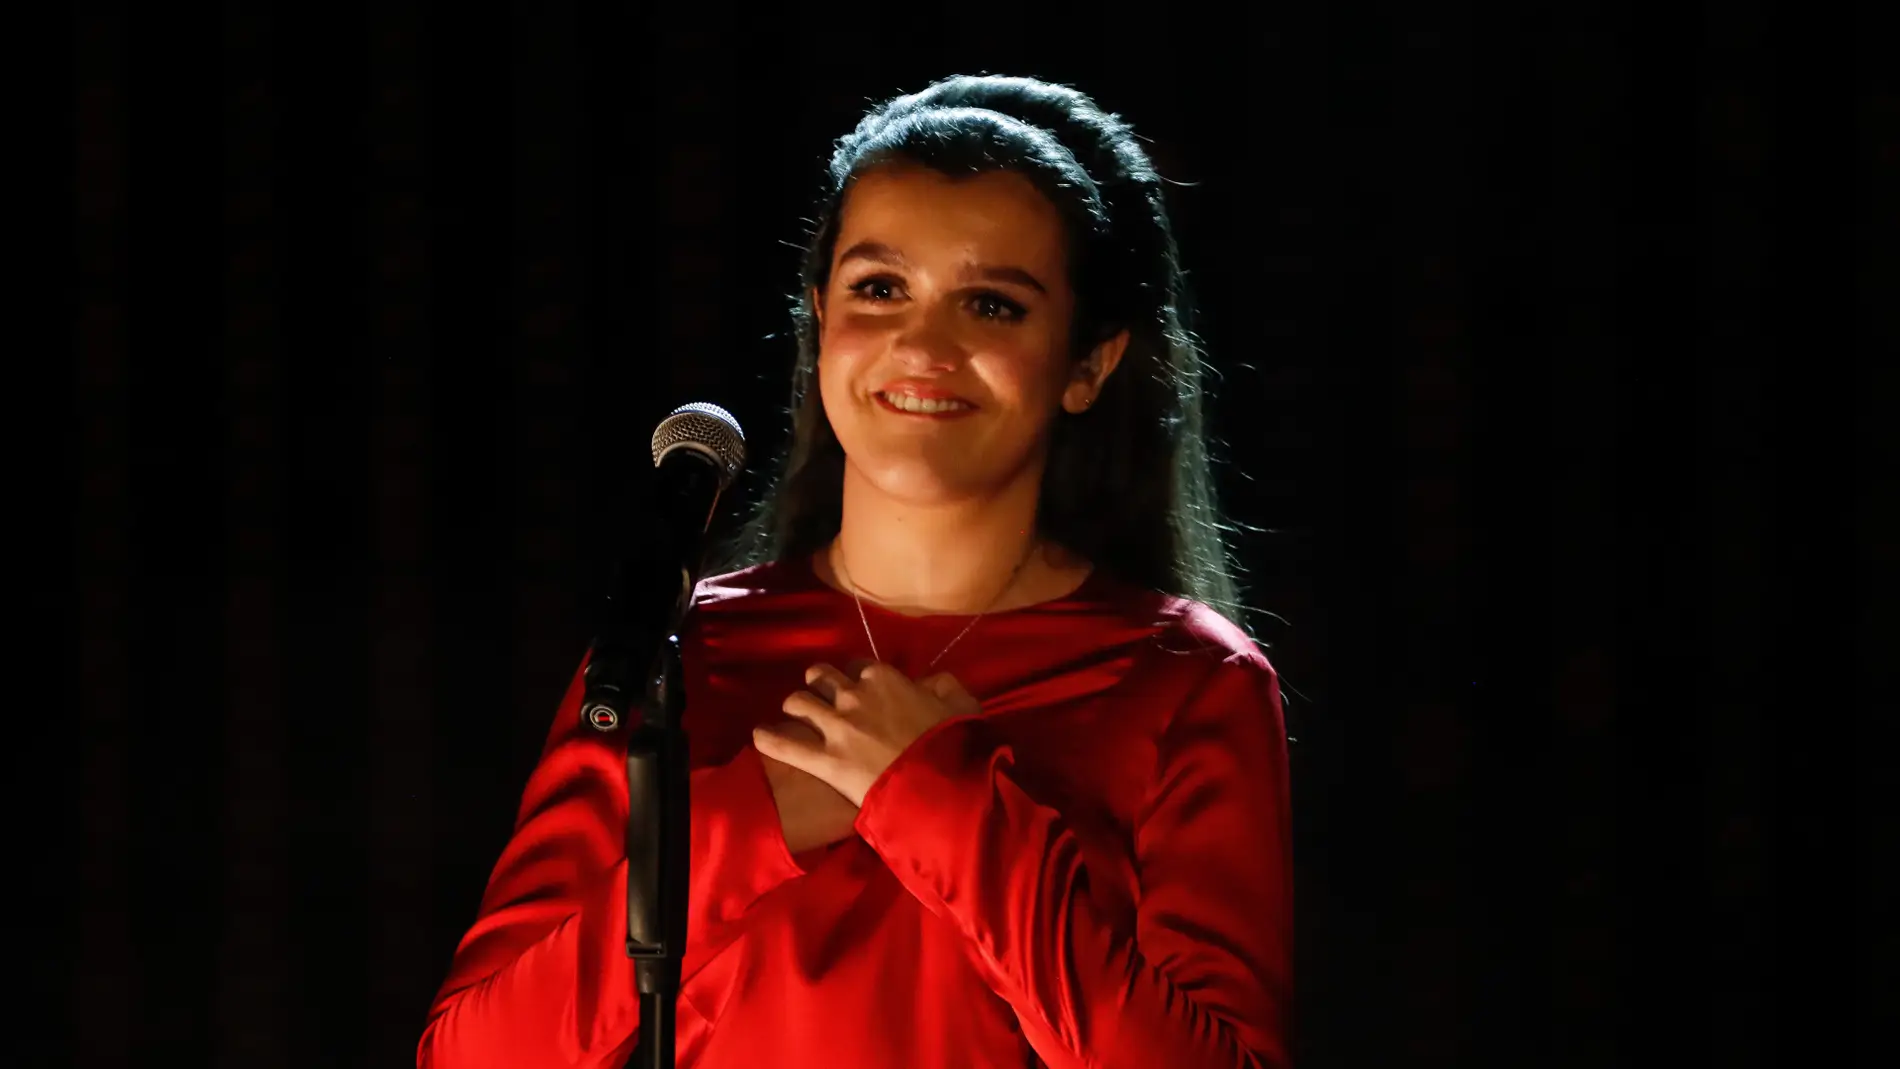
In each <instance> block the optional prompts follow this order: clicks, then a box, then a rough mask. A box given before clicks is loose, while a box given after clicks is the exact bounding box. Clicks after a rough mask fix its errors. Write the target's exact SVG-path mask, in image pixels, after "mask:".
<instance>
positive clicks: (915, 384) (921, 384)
mask: <svg viewBox="0 0 1900 1069" xmlns="http://www.w3.org/2000/svg"><path fill="white" fill-rule="evenodd" d="M877 392H878V393H879V394H882V395H884V396H885V397H915V398H917V399H918V400H922V401H961V402H963V403H964V404H966V405H969V406H970V407H972V408H974V407H976V403H975V402H974V401H971V400H970V399H969V398H967V397H961V396H959V395H958V394H957V393H956V391H954V390H948V389H945V388H944V387H942V386H939V385H937V384H936V383H934V382H931V381H930V380H928V379H893V380H892V381H890V382H887V383H885V384H884V385H882V386H880V387H878V388H877Z"/></svg>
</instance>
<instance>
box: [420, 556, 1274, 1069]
mask: <svg viewBox="0 0 1900 1069" xmlns="http://www.w3.org/2000/svg"><path fill="white" fill-rule="evenodd" d="M866 611H867V613H868V614H869V621H868V622H869V624H870V627H871V628H872V629H873V631H874V633H875V634H876V635H877V639H878V645H879V649H880V650H881V651H882V652H883V654H884V656H885V659H886V660H887V661H888V662H889V663H891V664H893V665H894V666H896V667H897V668H899V669H900V670H902V671H904V672H905V673H906V674H907V675H910V676H911V677H912V678H917V677H919V676H920V675H923V674H927V673H925V671H924V669H925V665H926V664H927V663H928V661H929V659H930V658H932V657H934V656H935V655H936V653H937V651H938V650H940V649H941V648H942V647H943V645H944V644H945V643H946V642H948V641H949V640H950V638H951V637H952V636H954V635H955V634H956V633H957V631H959V630H961V629H962V628H963V627H964V625H965V624H967V623H968V622H969V619H970V618H969V617H967V616H927V617H905V616H902V615H900V614H897V613H894V612H889V611H887V610H884V609H881V608H879V607H877V606H874V605H869V604H867V605H866ZM681 640H682V646H683V653H684V658H683V660H684V669H685V678H686V686H687V702H688V705H687V711H686V713H685V716H684V719H683V723H684V724H685V726H686V730H687V734H688V738H689V740H690V746H691V757H692V762H691V763H692V766H693V768H692V773H691V778H692V812H691V823H692V845H691V849H692V873H691V893H690V906H689V909H690V920H689V932H688V938H687V947H686V956H685V961H684V963H683V976H684V980H683V983H682V990H681V994H680V1000H679V1011H678V1023H677V1026H678V1036H677V1064H678V1065H679V1066H680V1067H681V1069H737V1067H746V1069H752V1067H759V1066H775V1067H780V1069H821V1067H822V1069H873V1067H875V1069H900V1067H901V1069H952V1067H955V1069H963V1067H978V1066H981V1067H986V1069H987V1067H1016V1066H1035V1065H1046V1066H1050V1067H1054V1069H1081V1067H1084V1066H1088V1067H1121V1066H1127V1067H1130V1069H1133V1067H1140V1069H1155V1067H1164V1066H1165V1067H1177V1069H1199V1067H1206V1069H1213V1067H1222V1069H1227V1067H1236V1066H1240V1067H1249V1066H1251V1067H1266V1066H1281V1065H1285V1064H1287V1040H1286V1030H1287V1027H1288V1024H1289V1018H1290V1010H1291V1004H1292V988H1291V969H1292V871H1291V860H1292V859H1291V848H1290V824H1289V819H1288V784H1287V765H1286V734H1285V730H1284V727H1283V722H1282V716H1281V709H1280V697H1279V687H1278V682H1277V680H1276V678H1275V675H1274V672H1273V669H1272V668H1271V666H1270V665H1269V664H1268V662H1267V660H1266V659H1265V657H1264V656H1263V655H1262V654H1261V653H1260V651H1259V649H1258V648H1257V647H1256V646H1255V645H1254V643H1253V642H1252V641H1251V640H1249V639H1248V638H1247V637H1246V636H1245V634H1244V633H1242V632H1241V631H1240V630H1239V629H1237V628H1235V627H1234V626H1233V625H1232V624H1231V623H1229V622H1228V621H1226V620H1225V619H1223V618H1222V617H1220V616H1219V615H1218V614H1216V613H1214V612H1213V611H1211V610H1209V609H1208V608H1207V607H1206V606H1203V605H1199V604H1197V603H1193V602H1188V601H1183V600H1180V599H1175V598H1165V597H1162V596H1161V595H1158V594H1154V593H1152V592H1147V591H1142V590H1137V589H1135V588H1133V587H1129V586H1126V585H1124V584H1121V583H1119V582H1116V581H1114V580H1112V579H1110V578H1108V577H1106V576H1102V575H1099V574H1098V575H1093V576H1091V577H1090V578H1089V579H1088V580H1087V581H1085V582H1084V583H1083V584H1082V586H1081V587H1080V588H1079V589H1077V590H1076V591H1074V592H1073V593H1071V594H1070V595H1068V596H1066V597H1063V598H1059V599H1057V600H1055V601H1050V602H1045V603H1042V604H1040V605H1034V606H1029V607H1027V608H1023V609H1019V610H1015V611H1011V612H1003V613H994V614H991V615H989V616H986V617H984V618H983V619H982V620H980V621H978V623H977V625H976V626H975V628H974V629H973V630H971V631H970V632H969V634H967V635H966V636H965V637H964V638H963V639H962V640H961V641H960V642H959V643H958V644H957V647H956V648H955V649H954V650H952V651H951V653H950V654H949V655H948V656H947V657H945V658H944V660H943V661H942V662H941V663H940V664H938V666H937V668H936V670H937V671H948V672H950V673H952V674H954V675H955V676H956V677H957V678H958V679H959V680H960V681H961V682H962V683H963V684H964V686H965V687H967V688H968V689H969V690H970V692H971V693H972V694H974V695H975V696H976V697H977V698H978V699H979V701H980V702H981V704H982V713H981V715H979V716H975V717H964V718H959V719H956V720H950V721H946V722H944V723H941V724H938V725H937V726H935V727H933V728H932V729H931V730H930V731H929V732H927V733H926V734H925V735H924V736H923V737H921V738H919V739H918V740H917V741H916V742H915V743H913V744H912V745H911V746H910V748H909V749H907V750H905V751H904V753H903V754H902V755H900V756H899V757H898V759H897V761H896V762H895V763H893V764H892V765H891V767H890V768H889V769H888V770H886V772H885V773H884V775H883V776H882V777H880V778H879V779H878V781H877V782H876V783H875V784H873V785H872V787H871V789H870V791H869V793H867V794H866V796H865V798H864V805H863V806H862V807H861V809H860V811H859V815H858V820H857V825H856V830H857V833H858V834H857V835H856V836H853V837H849V838H847V839H845V840H843V841H842V842H839V843H835V844H832V845H831V846H828V847H822V848H819V849H815V850H811V851H808V852H806V853H804V854H800V855H798V856H796V857H795V856H793V855H792V854H791V853H790V852H789V850H788V848H787V846H786V843H785V839H784V837H783V835H782V833H781V831H780V827H779V822H778V815H777V810H776V808H775V807H774V803H773V801H772V796H771V790H770V787H769V786H768V785H767V782H766V779H765V774H764V769H763V766H762V765H761V764H760V759H759V756H758V754H757V751H755V750H754V749H753V748H752V746H751V730H752V728H753V727H754V726H756V725H758V724H762V723H768V722H771V721H774V720H777V719H779V718H780V717H781V716H782V715H783V714H782V713H781V711H780V703H781V702H782V701H783V700H784V698H785V696H786V695H787V694H790V693H791V692H792V691H794V690H798V689H800V688H802V687H803V685H804V683H803V676H804V671H805V669H806V668H808V667H809V666H811V665H812V664H815V663H817V662H819V661H827V662H830V663H833V664H840V665H842V664H843V663H845V662H846V661H849V660H851V659H853V658H858V657H866V658H868V657H869V656H870V650H869V646H868V644H867V643H866V642H865V636H864V627H863V624H862V623H861V622H860V620H859V618H858V613H857V607H856V605H855V604H854V602H853V601H852V599H851V598H850V596H849V595H847V594H844V593H841V592H839V591H837V590H834V589H832V588H831V587H829V586H827V585H825V584H824V583H823V582H821V581H820V580H819V579H818V577H817V575H816V574H815V572H814V571H813V570H812V567H811V562H810V560H809V559H798V560H791V561H783V562H778V563H774V564H768V565H762V566H760V567H757V568H752V569H748V570H746V571H743V572H738V573H734V574H732V575H728V576H722V577H719V578H716V579H711V580H708V581H706V582H705V583H702V584H701V586H700V589H699V591H698V594H697V598H696V602H695V608H694V611H693V613H692V614H691V615H690V617H689V623H688V625H687V628H686V630H685V631H684V632H683V633H682V635H681ZM581 691H582V685H581V680H580V676H579V674H578V673H577V674H576V676H575V679H574V681H573V683H572V684H571V685H570V686H569V688H568V691H567V694H566V697H565V698H564V700H563V701H562V702H561V704H560V708H559V710H558V712H557V714H556V716H555V720H554V725H553V728H552V730H551V731H550V733H549V736H548V742H547V746H546V749H545V751H544V753H543V755H542V758H541V761H540V763H539V765H538V766H537V767H536V769H535V771H534V773H533V774H532V775H531V777H530V779H529V782H528V785H527V788H526V790H525V791H524V793H523V796H522V803H521V809H520V812H519V816H518V820H517V825H516V831H515V835H514V837H513V839H512V840H511V841H510V842H509V844H508V846H507V848H506V849H505V850H504V852H503V854H502V857H501V859H500V861H499V862H498V863H497V865H496V867H495V871H494V874H493V876H492V877H491V879H490V882H489V886H488V890H487V893H486V895H485V896H484V898H483V901H482V905H481V909H480V912H479V915H478V918H477V920H476V922H475V924H474V925H473V927H472V928H471V929H470V930H469V932H468V934H467V936H466V937H464V939H463V941H462V944H461V946H460V947H459V949H458V950H457V952H456V955H455V959H454V961H453V963H452V965H451V967H450V971H449V976H448V978H447V980H446V982H445V983H444V984H443V986H442V989H441V991H440V993H439V994H438V995H437V998H436V1001H435V1005H434V1007H433V1009H432V1011H431V1014H430V1018H429V1022H428V1025H427V1029H426V1031H425V1033H424V1035H423V1037H422V1040H421V1043H420V1044H419V1046H418V1050H417V1065H418V1067H435V1069H485V1067H490V1066H493V1067H498V1069H499V1067H504V1066H505V1067H508V1069H539V1067H544V1066H545V1067H554V1066H563V1067H567V1066H583V1067H590V1069H591V1067H595V1066H603V1067H604V1066H615V1067H617V1066H619V1065H621V1064H622V1063H623V1062H624V1061H625V1059H626V1058H627V1056H628V1055H629V1054H630V1053H631V1051H632V1049H633V1044H634V1040H635V1037H636V1035H637V1027H638V1021H637V1017H638V1013H639V1000H638V998H637V996H636V995H635V993H634V988H633V970H632V967H631V963H630V962H629V961H628V960H627V958H626V954H625V951H624V948H623V940H624V936H625V925H626V918H625V899H624V894H625V887H624V881H625V867H624V866H625V861H624V850H623V848H622V837H623V834H624V831H625V827H626V818H627V790H626V782H625V781H626V774H625V765H624V744H623V748H621V749H618V750H617V749H616V748H615V747H614V746H613V745H612V743H611V742H610V741H608V740H607V739H605V738H604V737H602V736H599V735H597V734H595V733H594V732H593V731H591V730H590V729H587V728H585V727H583V725H582V724H581V722H580V715H579V705H580V696H581Z"/></svg>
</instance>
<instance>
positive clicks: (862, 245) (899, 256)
mask: <svg viewBox="0 0 1900 1069" xmlns="http://www.w3.org/2000/svg"><path fill="white" fill-rule="evenodd" d="M852 260H863V261H865V262H867V263H874V264H885V265H887V266H890V267H909V266H910V261H908V260H906V259H904V254H903V253H901V252H898V251H897V250H896V249H894V248H892V247H890V246H889V245H886V244H884V243H883V242H879V241H860V242H858V243H857V244H856V245H853V246H851V247H850V248H848V249H846V250H845V251H844V255H843V256H840V257H838V266H839V267H843V266H844V265H845V264H847V263H850V262H851V261H852ZM957 275H958V277H959V278H961V279H964V280H965V281H970V280H977V281H983V282H1008V283H1013V284H1015V285H1018V286H1023V287H1026V288H1028V289H1032V290H1035V291H1036V292H1037V293H1040V294H1042V295H1043V296H1045V297H1046V296H1048V294H1049V290H1048V288H1047V287H1045V286H1044V285H1043V284H1042V283H1041V282H1038V281H1037V280H1036V276H1034V275H1032V274H1030V273H1029V272H1027V271H1025V270H1023V269H1022V268H1020V267H1009V266H1000V265H993V264H969V265H965V266H964V268H963V270H961V271H959V272H958V273H957Z"/></svg>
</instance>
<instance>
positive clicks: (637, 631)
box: [581, 402, 745, 732]
mask: <svg viewBox="0 0 1900 1069" xmlns="http://www.w3.org/2000/svg"><path fill="white" fill-rule="evenodd" d="M653 466H654V468H655V473H654V481H653V493H652V498H651V502H650V507H649V508H648V509H647V510H646V513H645V515H644V516H643V517H642V520H643V521H644V523H645V524H646V526H647V530H648V532H649V537H648V538H647V539H643V543H644V546H643V548H644V549H645V552H644V553H642V554H641V555H640V557H639V559H638V561H637V562H630V561H628V560H626V559H624V558H620V559H616V560H615V562H614V565H613V567H612V570H611V573H610V575H609V577H608V580H607V597H606V599H605V601H604V602H603V604H602V606H601V618H600V622H599V624H598V626H597V628H596V630H595V635H596V637H595V639H594V644H593V646H592V647H591V652H590V655H589V658H588V664H587V672H586V675H585V678H586V681H587V687H586V693H585V696H584V697H583V698H582V700H581V717H582V719H583V720H585V721H586V722H587V723H588V724H589V725H590V726H592V727H593V728H594V729H595V730H598V731H601V732H611V731H614V730H615V729H617V728H618V727H619V726H620V724H621V722H622V720H624V718H625V717H626V715H627V708H628V706H629V704H630V703H632V702H636V701H638V700H639V699H640V697H641V694H642V693H643V691H644V684H645V682H646V681H645V680H641V679H635V678H634V672H635V670H636V668H638V669H645V668H647V667H648V666H649V662H650V660H651V659H652V658H653V657H654V656H655V655H656V654H657V653H658V651H659V648H660V644H661V642H662V641H663V640H664V639H665V637H666V636H667V635H668V634H670V633H671V632H672V630H673V629H674V628H675V627H676V626H677V625H678V624H679V621H680V618H681V617H683V616H684V615H685V613H686V610H687V609H688V608H690V607H691V604H692V598H693V586H694V585H695V584H696V583H697V582H698V577H699V570H700V566H701V560H700V558H701V556H702V555H703V552H704V539H705V535H706V530H707V528H708V527H709V526H711V524H712V516H713V510H714V509H715V508H717V507H718V504H719V495H720V494H722V493H724V492H725V490H726V488H727V487H729V486H730V485H731V484H732V481H733V479H734V478H735V477H736V476H737V475H738V474H739V470H740V469H741V468H743V467H745V433H744V432H743V431H741V430H740V429H739V421H738V420H736V419H734V418H733V417H732V413H730V412H728V411H726V410H725V409H723V408H720V407H719V406H718V405H713V404H706V403H704V402H695V403H693V404H687V405H681V406H680V407H678V408H676V409H674V410H673V411H672V412H671V413H670V414H669V415H668V416H667V417H666V418H665V419H663V420H661V421H660V425H659V426H658V427H657V428H655V429H654V431H653Z"/></svg>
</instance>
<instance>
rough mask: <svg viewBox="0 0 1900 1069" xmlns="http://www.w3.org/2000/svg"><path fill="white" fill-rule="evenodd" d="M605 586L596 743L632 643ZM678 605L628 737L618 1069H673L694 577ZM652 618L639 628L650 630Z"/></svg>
mask: <svg viewBox="0 0 1900 1069" xmlns="http://www.w3.org/2000/svg"><path fill="white" fill-rule="evenodd" d="M615 571H616V573H617V574H616V576H615V579H614V581H613V583H612V584H611V588H612V590H613V594H612V595H610V597H609V611H608V614H607V615H608V618H609V620H616V619H617V620H619V621H622V624H623V625H622V626H609V627H608V628H607V629H605V630H604V631H603V633H602V637H601V640H600V641H599V642H597V643H596V644H595V649H594V652H593V656H592V657H591V658H590V659H589V662H588V666H587V672H586V680H587V691H586V696H585V698H584V699H583V704H582V714H581V715H582V718H583V719H584V720H585V721H586V722H587V723H588V724H589V725H590V726H592V727H593V728H594V729H596V730H598V731H600V732H602V733H603V734H611V733H613V732H614V731H616V730H617V729H618V728H619V727H620V725H621V723H622V720H623V718H622V716H621V715H620V714H621V710H623V709H625V708H626V706H627V704H628V696H629V695H628V692H629V690H630V689H631V688H630V686H629V684H630V683H631V682H632V680H630V679H628V678H627V677H628V675H630V674H631V666H632V665H633V664H636V663H639V661H638V660H637V659H636V658H637V654H638V653H639V652H640V651H639V648H638V647H639V646H640V645H642V643H641V642H639V641H638V640H636V639H635V638H634V636H633V634H632V633H631V632H633V631H635V630H640V631H643V632H645V633H646V634H650V633H651V632H646V631H645V628H637V627H626V626H624V623H625V621H626V615H625V613H624V612H615V611H614V606H613V605H612V601H613V599H614V597H615V596H620V595H622V594H623V593H624V585H623V578H624V573H621V570H620V569H619V568H616V569H615ZM680 581H681V584H682V587H681V591H680V594H679V599H678V601H677V602H676V603H675V604H674V606H673V611H672V612H671V614H670V616H669V617H668V618H667V619H666V620H664V621H661V622H662V623H664V629H663V631H662V632H661V633H662V634H663V635H664V636H665V637H664V638H663V639H661V640H660V642H659V645H658V649H657V650H655V651H654V655H653V657H652V659H651V661H650V662H649V663H650V668H649V670H648V672H647V674H646V677H645V679H644V680H643V681H642V682H643V687H642V690H641V693H640V712H641V716H640V718H639V723H638V724H637V725H635V726H634V728H633V730H632V731H631V732H630V733H629V734H628V737H627V833H626V847H627V956H628V957H630V958H632V959H633V968H634V986H635V988H636V989H637V990H638V992H639V995H640V1024H639V1033H640V1034H639V1040H638V1041H637V1043H636V1044H635V1046H634V1050H633V1054H632V1055H631V1056H630V1057H629V1059H628V1061H627V1063H626V1064H627V1065H628V1066H629V1067H638V1069H673V1066H674V1058H675V1039H674V1015H675V1011H676V1010H677V1009H678V1003H679V988H680V960H681V959H682V958H683V957H684V956H685V953H686V896H687V886H688V877H689V871H688V865H689V863H690V861H689V858H690V842H691V841H690V839H689V838H688V832H689V826H688V821H689V811H690V809H691V805H692V796H691V779H690V777H689V776H688V774H687V769H688V765H687V760H688V754H687V743H686V732H685V731H684V730H683V729H682V728H681V726H680V716H681V714H682V713H683V712H684V711H685V708H686V692H685V687H684V684H683V681H682V678H681V665H680V644H679V634H678V630H679V624H680V622H681V620H682V619H683V617H684V614H685V612H686V610H687V609H688V608H690V607H691V604H692V590H693V577H692V573H691V571H690V570H683V571H682V572H681V574H680ZM652 622H653V621H652V618H651V617H648V619H647V621H646V623H647V624H648V626H649V627H650V626H651V623H652Z"/></svg>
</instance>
